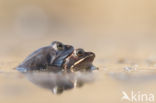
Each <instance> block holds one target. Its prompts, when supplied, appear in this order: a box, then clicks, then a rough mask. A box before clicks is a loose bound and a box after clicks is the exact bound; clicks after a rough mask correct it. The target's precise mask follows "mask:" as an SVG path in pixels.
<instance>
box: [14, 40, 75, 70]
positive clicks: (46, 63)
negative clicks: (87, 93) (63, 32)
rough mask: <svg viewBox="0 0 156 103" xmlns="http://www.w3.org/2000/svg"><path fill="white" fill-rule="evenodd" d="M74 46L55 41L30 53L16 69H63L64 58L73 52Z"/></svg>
mask: <svg viewBox="0 0 156 103" xmlns="http://www.w3.org/2000/svg"><path fill="white" fill-rule="evenodd" d="M73 51H74V47H73V46H71V45H67V44H63V43H62V42H60V41H53V42H52V43H51V44H50V45H48V46H44V47H41V48H39V49H37V50H36V51H34V52H33V53H32V54H30V55H29V56H28V57H27V58H26V59H25V60H24V61H23V62H22V63H21V64H20V65H19V66H17V67H16V69H17V70H18V71H20V72H27V71H34V70H51V71H54V72H58V71H61V69H62V65H63V63H64V60H65V59H66V58H67V57H68V56H69V55H71V54H72V53H73Z"/></svg>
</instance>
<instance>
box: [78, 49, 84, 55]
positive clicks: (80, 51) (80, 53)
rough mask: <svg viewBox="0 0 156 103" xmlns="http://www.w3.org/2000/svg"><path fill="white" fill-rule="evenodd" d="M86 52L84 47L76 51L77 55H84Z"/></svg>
mask: <svg viewBox="0 0 156 103" xmlns="http://www.w3.org/2000/svg"><path fill="white" fill-rule="evenodd" d="M84 53H85V51H84V50H83V49H77V51H76V55H77V56H82V55H83V54H84Z"/></svg>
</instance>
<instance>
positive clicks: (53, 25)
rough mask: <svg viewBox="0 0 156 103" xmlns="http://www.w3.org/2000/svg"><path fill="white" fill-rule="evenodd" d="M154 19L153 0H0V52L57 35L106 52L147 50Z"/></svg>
mask: <svg viewBox="0 0 156 103" xmlns="http://www.w3.org/2000/svg"><path fill="white" fill-rule="evenodd" d="M155 18H156V1H155V0H150V1H149V0H137V1H136V0H44V1H43V0H13V1H10V0H0V43H1V50H0V52H1V54H6V53H7V55H14V53H13V52H15V53H17V52H18V55H20V54H21V52H22V50H24V52H26V51H27V50H28V49H31V50H34V48H38V47H40V46H44V45H48V44H50V43H51V42H52V41H53V40H58V41H62V42H64V43H68V44H71V45H74V46H76V47H83V48H84V47H85V48H87V50H94V51H95V52H99V53H105V56H107V55H108V54H109V53H111V54H110V55H112V54H114V53H115V54H114V55H118V54H120V52H121V51H122V52H123V53H122V54H123V55H124V56H128V55H127V52H129V53H130V54H129V55H130V56H131V54H132V55H135V54H137V55H140V53H141V55H142V53H144V54H145V55H149V54H148V52H150V53H151V52H152V51H153V52H155V51H156V48H155V43H156V36H155V33H156V29H155V28H156V19H155ZM37 44H38V46H37ZM88 44H89V45H88ZM30 46H32V48H31V47H30ZM28 51H29V50H28ZM28 51H27V53H30V52H28ZM117 52H119V53H117ZM12 53H13V54H12ZM116 53H117V54H116ZM21 55H23V54H21ZM103 55H104V54H103Z"/></svg>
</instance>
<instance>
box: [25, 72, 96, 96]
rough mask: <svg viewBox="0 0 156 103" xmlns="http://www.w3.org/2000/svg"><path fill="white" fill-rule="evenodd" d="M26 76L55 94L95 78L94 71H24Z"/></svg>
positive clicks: (80, 85)
mask: <svg viewBox="0 0 156 103" xmlns="http://www.w3.org/2000/svg"><path fill="white" fill-rule="evenodd" d="M23 74H24V76H25V77H26V78H27V79H28V80H29V81H31V82H32V83H34V84H35V85H37V86H40V87H42V88H46V89H49V90H51V91H52V92H53V93H54V94H61V93H63V91H64V90H70V89H73V88H76V87H82V86H83V85H84V84H85V83H91V82H93V81H94V80H95V75H94V73H93V72H75V73H64V72H58V73H53V72H47V71H29V72H25V73H23Z"/></svg>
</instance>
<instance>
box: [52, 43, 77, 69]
mask: <svg viewBox="0 0 156 103" xmlns="http://www.w3.org/2000/svg"><path fill="white" fill-rule="evenodd" d="M73 51H74V48H73V47H72V46H69V45H66V50H65V51H64V52H63V53H62V54H61V55H60V56H59V57H57V58H56V59H55V60H54V63H53V65H55V66H57V67H62V65H63V63H64V61H65V59H66V58H68V57H69V56H70V55H71V54H72V53H73Z"/></svg>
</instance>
